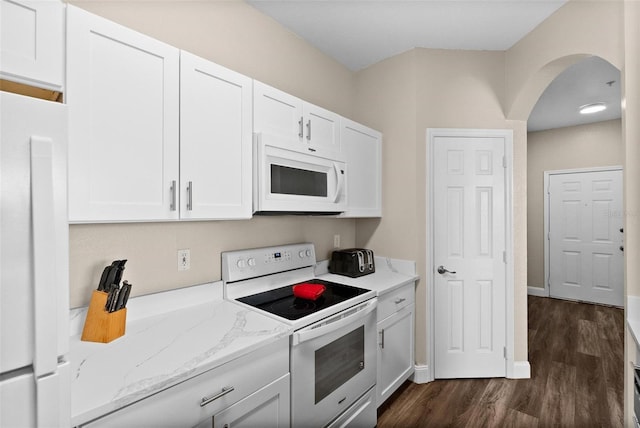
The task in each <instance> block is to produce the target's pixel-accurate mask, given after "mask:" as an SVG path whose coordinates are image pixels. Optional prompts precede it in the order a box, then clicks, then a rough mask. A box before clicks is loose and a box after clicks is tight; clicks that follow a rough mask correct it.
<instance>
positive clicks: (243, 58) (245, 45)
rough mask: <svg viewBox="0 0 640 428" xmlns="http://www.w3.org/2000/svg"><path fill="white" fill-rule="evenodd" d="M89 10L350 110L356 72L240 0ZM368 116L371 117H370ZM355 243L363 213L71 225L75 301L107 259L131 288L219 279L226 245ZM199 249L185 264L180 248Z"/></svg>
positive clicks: (326, 248)
mask: <svg viewBox="0 0 640 428" xmlns="http://www.w3.org/2000/svg"><path fill="white" fill-rule="evenodd" d="M70 3H73V4H75V5H76V6H79V7H81V8H84V9H86V10H88V11H89V12H92V13H95V14H97V15H100V16H103V17H105V18H107V19H110V20H112V21H115V22H118V23H120V24H122V25H125V26H127V27H129V28H132V29H134V30H137V31H140V32H142V33H144V34H147V35H149V36H152V37H154V38H156V39H158V40H162V41H164V42H166V43H169V44H171V45H173V46H176V47H178V48H181V49H185V50H187V51H189V52H192V53H194V54H196V55H199V56H201V57H203V58H206V59H209V60H211V61H214V62H216V63H218V64H220V65H223V66H225V67H228V68H230V69H232V70H235V71H238V72H240V73H243V74H245V75H247V76H249V77H252V78H255V79H258V80H260V81H262V82H264V83H267V84H269V85H272V86H275V87H277V88H279V89H281V90H284V91H286V92H288V93H291V94H292V95H295V96H297V97H300V98H302V99H305V100H307V101H309V102H311V103H314V104H316V105H319V106H321V107H324V108H326V109H329V110H331V111H334V112H336V113H339V114H341V115H343V116H346V117H350V116H351V113H352V108H353V99H354V96H353V92H354V87H353V73H351V72H350V71H349V70H347V69H346V68H344V67H343V66H342V65H340V64H339V63H337V62H336V61H334V60H333V59H331V58H329V57H327V56H326V55H325V54H323V53H322V52H320V51H319V50H318V49H316V48H314V47H312V46H311V45H309V44H308V43H307V42H305V41H304V40H303V39H301V38H300V37H298V36H296V35H294V34H293V33H291V32H290V31H289V30H287V29H285V28H284V27H282V26H281V25H280V24H278V23H276V22H275V21H273V20H272V19H271V18H269V17H267V16H266V15H263V14H262V13H260V12H258V11H257V10H256V9H254V8H252V7H251V6H249V5H247V4H246V3H244V2H242V1H237V0H231V1H206V2H205V1H127V2H123V1H87V0H83V1H71V2H70ZM365 124H366V122H365ZM334 234H340V235H341V241H342V242H341V244H342V245H341V247H343V248H344V247H347V246H353V245H354V244H355V220H346V219H332V218H310V217H269V218H264V217H263V218H256V219H252V220H247V221H220V222H180V223H146V224H143V223H137V224H102V225H72V226H71V228H70V253H71V254H70V264H71V270H70V282H71V291H70V294H71V296H70V299H71V306H72V307H77V306H83V305H86V304H87V303H88V300H89V296H90V294H91V293H90V291H91V289H92V288H94V287H95V286H96V285H97V280H98V279H99V275H100V273H101V270H102V268H103V266H104V265H106V264H109V263H111V261H112V260H114V259H121V258H126V259H128V260H129V262H128V263H127V267H126V271H125V275H124V278H126V279H129V280H130V281H131V282H132V283H133V284H134V288H133V292H132V294H135V295H141V294H148V293H153V292H158V291H163V290H168V289H172V288H178V287H184V286H188V285H194V284H200V283H205V282H209V281H215V280H219V279H220V252H221V251H225V250H232V249H239V248H246V247H256V246H263V245H276V244H284V243H292V242H300V241H310V242H313V243H314V244H315V245H316V249H317V252H318V258H320V259H322V258H327V257H328V255H329V252H330V250H331V249H332V248H333V235H334ZM184 248H189V249H190V250H191V269H190V270H188V271H183V272H178V270H177V250H178V249H184Z"/></svg>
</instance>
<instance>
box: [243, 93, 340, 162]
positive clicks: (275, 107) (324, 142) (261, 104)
mask: <svg viewBox="0 0 640 428" xmlns="http://www.w3.org/2000/svg"><path fill="white" fill-rule="evenodd" d="M253 90H254V95H253V102H254V105H253V111H254V118H253V129H254V132H256V133H260V132H264V133H268V134H272V135H275V136H278V137H281V138H282V139H283V142H285V143H290V144H291V145H292V146H293V147H296V148H297V149H298V150H301V151H307V152H314V153H316V154H317V155H319V156H325V157H328V158H332V159H336V158H341V148H340V116H339V115H338V114H336V113H333V112H330V111H328V110H325V109H323V108H321V107H318V106H315V105H313V104H311V103H308V102H306V101H303V100H301V99H299V98H297V97H294V96H293V95H290V94H287V93H286V92H283V91H281V90H279V89H276V88H273V87H271V86H268V85H266V84H264V83H261V82H258V81H254V89H253Z"/></svg>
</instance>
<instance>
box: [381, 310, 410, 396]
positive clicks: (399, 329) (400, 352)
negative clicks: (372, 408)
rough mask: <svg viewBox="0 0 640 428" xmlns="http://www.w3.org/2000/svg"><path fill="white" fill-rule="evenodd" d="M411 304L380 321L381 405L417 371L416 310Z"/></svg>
mask: <svg viewBox="0 0 640 428" xmlns="http://www.w3.org/2000/svg"><path fill="white" fill-rule="evenodd" d="M414 307H415V305H413V304H411V305H409V306H406V307H404V308H402V309H401V310H399V311H398V312H396V313H394V314H393V315H391V316H390V317H388V318H386V319H384V320H382V321H380V322H379V323H378V340H379V342H378V344H379V346H378V379H377V385H376V389H377V398H378V399H377V403H378V407H379V406H380V405H381V404H382V403H383V402H384V400H386V399H387V398H389V396H390V395H391V394H393V392H394V391H395V390H396V389H397V388H398V387H399V386H400V385H401V384H402V383H403V382H404V381H405V380H406V379H407V378H408V377H409V376H410V375H411V373H413V370H414V356H413V349H414V346H413V313H414Z"/></svg>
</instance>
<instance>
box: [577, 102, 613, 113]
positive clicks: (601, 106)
mask: <svg viewBox="0 0 640 428" xmlns="http://www.w3.org/2000/svg"><path fill="white" fill-rule="evenodd" d="M606 109H607V106H606V105H605V103H593V104H585V105H583V106H581V107H580V114H592V113H598V112H599V111H603V110H606Z"/></svg>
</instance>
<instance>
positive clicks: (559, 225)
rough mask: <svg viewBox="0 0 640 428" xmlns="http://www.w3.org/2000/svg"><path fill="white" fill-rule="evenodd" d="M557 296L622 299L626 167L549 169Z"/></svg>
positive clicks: (620, 301) (551, 270) (552, 272)
mask: <svg viewBox="0 0 640 428" xmlns="http://www.w3.org/2000/svg"><path fill="white" fill-rule="evenodd" d="M548 206H549V214H548V232H549V235H548V238H549V255H548V257H549V287H550V288H549V290H550V295H551V296H552V297H558V298H563V299H570V300H581V301H587V302H593V303H602V304H609V305H615V306H622V305H623V270H622V264H623V250H622V249H621V247H622V245H623V244H622V238H623V234H622V225H623V221H622V215H621V214H622V170H621V169H616V170H602V171H585V172H571V173H552V174H549V187H548Z"/></svg>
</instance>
